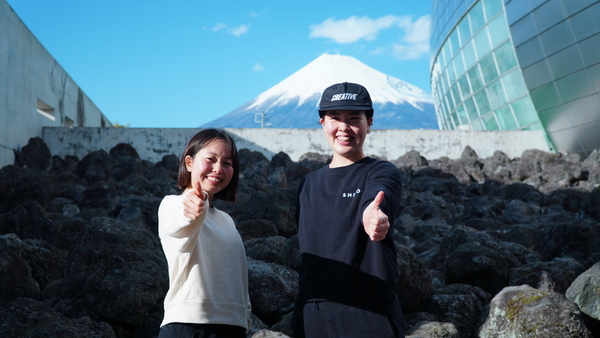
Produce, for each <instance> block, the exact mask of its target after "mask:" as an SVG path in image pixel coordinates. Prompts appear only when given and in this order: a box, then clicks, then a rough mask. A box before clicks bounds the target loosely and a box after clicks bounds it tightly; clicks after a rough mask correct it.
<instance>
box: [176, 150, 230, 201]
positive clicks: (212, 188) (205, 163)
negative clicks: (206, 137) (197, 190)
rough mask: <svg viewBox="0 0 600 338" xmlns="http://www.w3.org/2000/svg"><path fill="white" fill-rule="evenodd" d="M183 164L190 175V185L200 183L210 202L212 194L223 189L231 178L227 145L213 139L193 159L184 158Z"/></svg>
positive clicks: (191, 186) (189, 157) (193, 185)
mask: <svg viewBox="0 0 600 338" xmlns="http://www.w3.org/2000/svg"><path fill="white" fill-rule="evenodd" d="M185 164H186V168H187V170H188V171H189V172H190V173H191V185H190V186H188V188H193V187H195V186H196V182H198V183H200V186H201V187H202V190H204V191H205V192H206V193H207V194H208V196H209V200H210V201H212V198H213V196H214V194H216V193H218V192H219V191H221V190H223V189H225V187H227V186H228V185H229V182H231V178H232V177H233V171H234V169H233V159H232V155H231V151H230V148H229V146H228V145H227V143H226V142H225V141H223V140H220V139H215V140H213V141H211V142H209V143H208V144H206V145H205V146H204V147H203V148H202V149H200V151H198V152H197V153H196V154H195V155H194V157H191V156H186V157H185Z"/></svg>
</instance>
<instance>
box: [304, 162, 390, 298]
mask: <svg viewBox="0 0 600 338" xmlns="http://www.w3.org/2000/svg"><path fill="white" fill-rule="evenodd" d="M379 191H384V193H385V197H384V199H383V201H382V202H381V204H380V206H379V208H380V209H381V210H382V211H383V212H384V213H385V214H386V215H387V216H388V218H389V222H390V224H391V225H392V226H390V229H389V231H388V233H387V235H386V237H385V239H384V240H382V241H379V242H373V241H371V239H370V238H369V236H368V235H367V233H366V232H365V230H364V227H363V223H362V215H363V211H364V210H365V208H366V207H367V206H368V205H369V204H370V203H371V202H372V201H373V200H374V199H375V196H377V193H378V192H379ZM400 200H401V180H400V174H399V172H398V169H397V168H396V167H395V166H394V165H393V164H392V163H390V162H387V161H379V160H375V159H372V158H369V157H366V158H364V159H362V160H360V161H358V162H356V163H353V164H351V165H349V166H345V167H339V168H333V169H332V168H329V167H328V166H325V167H323V168H321V169H319V170H317V171H314V172H312V173H310V174H309V175H307V176H306V177H305V178H304V180H303V181H302V182H301V184H300V187H299V189H298V208H297V210H296V218H297V221H298V235H299V240H300V250H301V252H302V262H303V268H302V271H301V273H300V279H299V287H300V291H299V294H298V298H297V301H298V302H306V301H310V300H334V301H340V302H343V301H351V302H361V301H375V300H391V299H393V298H394V297H395V296H394V282H395V278H396V275H397V274H398V264H397V262H396V252H395V249H394V241H393V224H394V220H395V218H396V217H397V216H398V213H399V211H400Z"/></svg>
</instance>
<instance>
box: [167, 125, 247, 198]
mask: <svg viewBox="0 0 600 338" xmlns="http://www.w3.org/2000/svg"><path fill="white" fill-rule="evenodd" d="M214 140H223V141H224V142H225V143H227V145H228V146H229V151H230V152H231V161H232V167H233V176H232V177H231V182H229V184H228V185H227V186H226V187H225V188H224V189H223V190H221V191H219V192H218V193H216V194H215V195H214V196H213V198H215V199H222V200H225V201H231V202H235V201H236V200H237V188H238V183H239V179H240V158H239V156H238V152H237V148H236V146H235V142H234V141H233V139H232V138H231V136H229V134H227V133H226V132H224V131H222V130H218V129H212V128H211V129H204V130H202V131H200V132H198V133H197V134H196V135H194V136H193V137H192V138H191V139H190V141H189V142H188V144H187V146H186V147H185V150H184V151H183V154H182V155H181V160H180V161H179V175H178V176H177V184H178V185H179V188H181V189H187V188H189V187H190V186H191V184H192V174H191V173H190V172H189V171H188V170H187V167H186V164H185V158H186V157H187V156H190V157H191V158H194V156H196V154H197V153H198V152H199V151H200V150H201V149H202V148H204V147H205V146H206V145H207V144H209V143H210V142H212V141H214Z"/></svg>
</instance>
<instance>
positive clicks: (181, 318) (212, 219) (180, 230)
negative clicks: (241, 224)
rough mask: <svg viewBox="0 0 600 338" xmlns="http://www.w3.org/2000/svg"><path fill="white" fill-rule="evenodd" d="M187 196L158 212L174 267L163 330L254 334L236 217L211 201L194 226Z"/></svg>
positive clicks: (161, 233)
mask: <svg viewBox="0 0 600 338" xmlns="http://www.w3.org/2000/svg"><path fill="white" fill-rule="evenodd" d="M183 197H184V195H169V196H166V197H165V198H164V199H163V200H162V202H161V204H160V207H159V209H158V233H159V237H160V240H161V244H162V247H163V251H164V253H165V256H166V258H167V263H168V265H169V291H168V292H167V295H166V297H165V302H164V308H165V315H164V320H163V322H162V324H161V326H162V325H166V324H168V323H174V322H178V323H196V324H228V325H236V326H241V327H244V328H246V329H249V328H250V325H251V321H250V316H249V315H250V310H251V307H250V297H249V296H248V270H247V267H246V253H245V250H244V244H243V243H242V239H241V237H240V234H239V233H238V231H237V229H236V228H235V224H234V222H233V220H232V219H231V217H230V216H229V215H228V214H227V213H225V212H223V211H221V210H218V209H216V208H214V207H210V205H209V202H208V200H207V201H206V204H205V209H204V212H203V213H202V214H201V215H200V217H198V218H197V219H196V220H194V221H192V220H191V219H189V218H187V217H186V216H184V215H183Z"/></svg>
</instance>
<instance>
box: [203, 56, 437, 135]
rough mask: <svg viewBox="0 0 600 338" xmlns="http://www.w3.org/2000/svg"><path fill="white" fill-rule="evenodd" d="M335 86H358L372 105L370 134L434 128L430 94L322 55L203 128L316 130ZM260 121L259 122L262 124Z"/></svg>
mask: <svg viewBox="0 0 600 338" xmlns="http://www.w3.org/2000/svg"><path fill="white" fill-rule="evenodd" d="M339 82H354V83H359V84H361V85H363V86H365V87H366V88H367V90H368V91H369V94H371V99H372V101H373V109H374V111H375V113H374V115H373V126H372V128H373V129H438V124H437V120H436V116H435V109H434V105H433V99H432V98H431V95H430V94H429V93H427V92H425V91H424V90H422V89H419V88H417V87H415V86H413V85H411V84H409V83H406V82H404V81H402V80H400V79H397V78H395V77H392V76H389V75H386V74H384V73H382V72H380V71H377V70H375V69H373V68H371V67H369V66H367V65H365V64H364V63H362V62H360V61H358V60H357V59H355V58H353V57H350V56H344V55H331V54H322V55H321V56H319V57H318V58H316V59H315V60H313V61H312V62H310V63H309V64H307V65H306V66H304V67H303V68H301V69H300V70H298V71H297V72H295V73H294V74H292V75H290V76H289V77H287V78H286V79H284V80H283V81H281V82H279V83H278V84H277V85H275V86H273V87H271V88H269V89H268V90H267V91H265V92H263V93H262V94H260V95H258V96H257V97H256V98H255V99H253V100H251V101H249V102H247V103H245V104H243V105H242V106H240V107H239V108H237V109H235V110H233V111H231V112H230V113H227V114H225V115H223V116H222V117H219V118H217V119H215V120H213V121H211V122H208V123H206V124H204V125H202V126H201V127H202V128H209V127H211V128H260V127H261V122H262V123H263V126H268V127H270V128H320V127H321V126H320V125H319V124H318V122H319V114H318V112H317V110H318V106H319V100H320V98H321V93H322V92H323V90H324V89H325V88H327V87H329V86H330V85H332V84H335V83H339ZM263 117H264V119H263Z"/></svg>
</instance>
